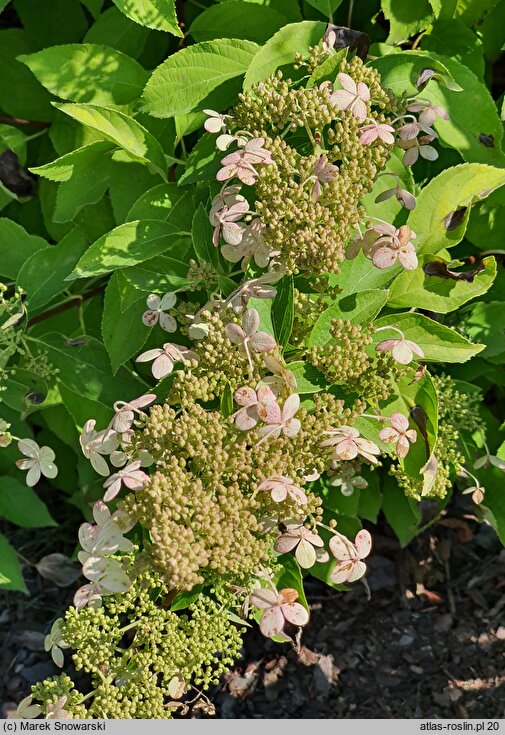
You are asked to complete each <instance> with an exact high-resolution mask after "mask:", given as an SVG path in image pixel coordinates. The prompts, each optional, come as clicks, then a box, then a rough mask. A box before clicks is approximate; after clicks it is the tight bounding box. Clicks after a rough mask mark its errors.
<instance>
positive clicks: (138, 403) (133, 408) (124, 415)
mask: <svg viewBox="0 0 505 735" xmlns="http://www.w3.org/2000/svg"><path fill="white" fill-rule="evenodd" d="M155 400H156V394H155V393H146V394H145V395H143V396H140V397H139V398H134V399H133V401H128V402H126V401H116V402H115V404H114V412H115V416H114V418H113V419H112V421H111V423H110V426H109V428H111V429H113V430H114V431H117V433H118V434H124V433H125V432H127V431H129V430H130V429H131V427H132V424H133V421H134V419H135V414H136V413H141V409H142V408H145V407H146V406H149V404H150V403H152V402H153V401H155Z"/></svg>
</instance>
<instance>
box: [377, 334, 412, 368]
mask: <svg viewBox="0 0 505 735" xmlns="http://www.w3.org/2000/svg"><path fill="white" fill-rule="evenodd" d="M375 349H376V351H377V352H384V351H387V350H391V354H392V355H393V358H394V360H395V361H396V362H398V363H399V364H400V365H409V364H410V363H411V362H412V360H413V359H414V355H418V357H424V352H423V351H422V349H421V348H420V347H419V345H417V344H416V343H415V342H412V340H410V339H405V337H403V336H402V337H398V338H396V339H385V340H383V341H382V342H379V344H378V345H377V346H376V348H375Z"/></svg>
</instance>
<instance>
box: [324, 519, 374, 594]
mask: <svg viewBox="0 0 505 735" xmlns="http://www.w3.org/2000/svg"><path fill="white" fill-rule="evenodd" d="M328 545H329V547H330V551H331V553H332V554H333V556H334V557H335V559H337V562H338V563H337V564H336V565H335V567H334V569H333V571H332V573H331V577H330V580H331V581H332V582H333V584H343V583H344V582H355V581H356V580H357V579H360V578H361V577H362V576H363V575H364V573H365V572H366V564H365V562H364V561H363V559H366V557H367V556H368V555H369V553H370V550H371V548H372V537H371V536H370V534H369V533H368V531H366V530H365V529H362V530H361V531H359V532H358V534H357V535H356V538H355V539H354V543H352V541H350V540H349V539H348V538H346V537H345V536H342V534H335V536H333V537H332V538H331V539H330V542H329V544H328Z"/></svg>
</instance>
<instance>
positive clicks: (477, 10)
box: [455, 0, 498, 26]
mask: <svg viewBox="0 0 505 735" xmlns="http://www.w3.org/2000/svg"><path fill="white" fill-rule="evenodd" d="M497 1H498V0H457V3H456V13H455V15H456V18H460V19H461V20H462V21H463V23H466V25H468V26H470V25H473V24H474V23H475V22H476V21H478V20H480V19H481V18H482V16H483V15H485V13H487V12H488V11H489V10H491V8H493V7H494V6H495V5H496V3H497Z"/></svg>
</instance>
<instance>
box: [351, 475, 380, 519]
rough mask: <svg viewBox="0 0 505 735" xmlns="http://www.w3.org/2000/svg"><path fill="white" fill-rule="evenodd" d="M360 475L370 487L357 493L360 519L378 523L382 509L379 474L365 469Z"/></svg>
mask: <svg viewBox="0 0 505 735" xmlns="http://www.w3.org/2000/svg"><path fill="white" fill-rule="evenodd" d="M360 474H361V475H362V476H363V477H364V478H365V479H366V481H367V482H368V487H366V488H365V489H364V490H356V491H355V492H358V493H359V503H358V518H365V519H366V520H367V521H371V522H372V523H377V517H378V515H379V511H380V509H381V507H382V493H381V490H380V486H379V478H378V473H377V472H369V471H367V470H366V469H363V471H360Z"/></svg>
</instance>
